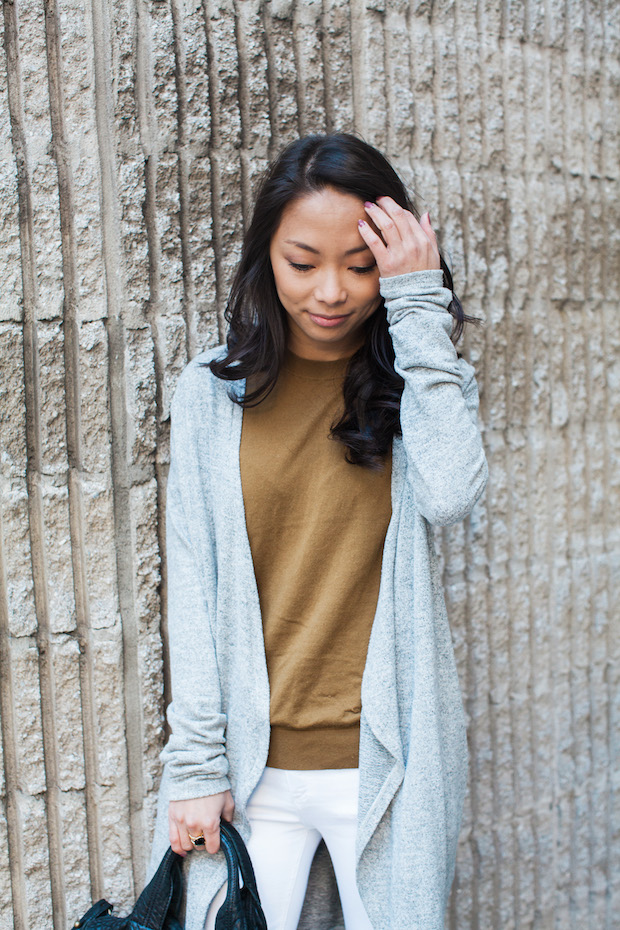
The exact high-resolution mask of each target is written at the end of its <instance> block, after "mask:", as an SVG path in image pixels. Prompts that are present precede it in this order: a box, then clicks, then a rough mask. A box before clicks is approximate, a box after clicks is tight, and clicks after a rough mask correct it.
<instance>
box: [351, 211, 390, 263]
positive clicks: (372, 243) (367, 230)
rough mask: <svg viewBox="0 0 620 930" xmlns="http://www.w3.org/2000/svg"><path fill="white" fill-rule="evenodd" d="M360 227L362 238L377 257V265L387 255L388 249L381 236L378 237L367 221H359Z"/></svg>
mask: <svg viewBox="0 0 620 930" xmlns="http://www.w3.org/2000/svg"><path fill="white" fill-rule="evenodd" d="M358 227H359V231H360V236H361V237H362V239H363V240H364V242H365V243H366V245H367V246H368V248H369V249H370V251H371V252H372V254H373V255H374V256H375V259H376V261H377V264H379V261H380V259H381V258H383V256H384V255H386V254H387V248H386V246H385V243H384V241H383V239H382V238H381V236H378V235H377V233H376V232H375V231H374V229H372V228H371V227H370V225H369V224H368V223H367V222H366V220H359V222H358Z"/></svg>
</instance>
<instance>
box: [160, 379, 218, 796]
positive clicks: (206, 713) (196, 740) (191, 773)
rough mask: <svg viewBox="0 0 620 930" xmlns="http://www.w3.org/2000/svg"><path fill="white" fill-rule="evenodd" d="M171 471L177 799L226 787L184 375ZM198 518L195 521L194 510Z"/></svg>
mask: <svg viewBox="0 0 620 930" xmlns="http://www.w3.org/2000/svg"><path fill="white" fill-rule="evenodd" d="M171 418H172V432H171V440H170V472H169V475H168V490H167V501H166V555H167V569H168V638H169V644H170V672H171V682H172V703H171V704H170V706H169V708H168V722H169V724H170V729H171V735H170V738H169V740H168V743H167V745H166V747H165V748H164V750H163V751H162V753H161V759H162V762H163V763H164V765H165V766H166V768H167V771H168V775H169V777H170V783H171V792H170V797H171V799H172V800H187V799H189V798H197V797H206V796H207V795H213V794H217V793H218V792H220V791H226V790H227V789H228V788H229V787H230V783H229V780H228V777H227V775H228V761H227V759H226V755H225V728H226V716H225V714H223V713H222V708H221V694H220V684H219V677H218V671H217V657H216V650H215V644H214V639H213V633H212V629H211V623H210V619H209V611H208V607H207V597H206V580H205V571H204V566H201V563H200V561H199V558H198V555H197V546H196V542H195V540H194V538H193V535H192V526H194V525H195V519H196V513H197V511H198V506H197V504H198V501H200V498H201V495H203V494H204V490H203V482H202V481H201V476H200V464H199V457H198V452H197V445H196V438H195V435H193V433H195V430H194V429H192V417H191V394H190V393H189V390H188V387H187V384H186V379H184V378H183V377H182V378H181V379H180V382H179V387H178V388H177V391H176V393H175V396H174V399H173V402H172V407H171ZM190 514H191V516H192V518H193V519H188V515H190Z"/></svg>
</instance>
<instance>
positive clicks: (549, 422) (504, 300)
mask: <svg viewBox="0 0 620 930" xmlns="http://www.w3.org/2000/svg"><path fill="white" fill-rule="evenodd" d="M0 28H1V29H2V30H3V49H4V56H3V62H2V66H1V67H0V244H1V249H2V253H1V254H2V260H1V262H0V340H1V341H0V353H1V355H0V360H1V362H0V448H1V460H0V663H1V664H0V673H1V678H0V711H1V717H2V756H1V760H0V850H2V853H0V928H1V930H8V928H11V927H13V926H14V927H16V928H17V930H31V928H32V930H34V928H37V930H38V928H48V927H49V928H51V927H52V926H53V927H54V928H55V930H60V928H63V930H64V928H65V927H66V926H67V925H68V921H70V920H71V919H73V918H75V917H76V916H77V915H78V914H79V913H81V912H82V910H83V909H84V908H85V907H86V905H87V903H88V902H89V900H90V899H91V897H99V896H100V895H102V894H105V895H106V896H107V897H109V898H110V899H111V900H113V901H117V902H121V903H124V904H126V903H127V902H129V901H130V900H131V899H132V897H133V895H134V893H135V890H136V889H137V888H138V889H139V887H140V886H141V883H142V880H143V875H144V868H145V856H146V852H147V849H148V837H149V835H150V830H151V826H152V820H153V807H154V791H155V788H156V783H157V778H158V760H157V755H158V751H159V749H160V746H161V741H162V711H163V703H164V701H163V689H164V681H165V671H164V664H163V654H164V649H163V648H162V631H163V642H164V644H165V602H166V575H165V564H164V563H163V561H162V555H161V553H162V540H163V535H164V521H163V515H164V503H165V486H166V469H167V460H168V420H167V417H168V410H169V402H170V395H171V392H172V390H173V387H174V383H175V381H176V378H177V376H178V374H179V372H180V371H181V369H182V368H183V366H184V365H185V363H186V361H187V360H188V358H190V357H191V356H193V355H194V354H195V353H196V352H197V351H198V350H199V349H200V348H201V347H203V346H207V345H212V344H214V343H215V342H216V341H217V340H218V339H220V338H221V336H222V332H223V329H222V316H221V311H222V307H223V302H224V298H225V294H226V291H227V286H228V283H229V280H230V274H231V270H232V268H233V267H234V264H235V260H236V258H237V255H238V246H239V239H240V235H241V231H242V228H243V223H244V221H246V220H247V217H248V212H249V208H250V207H249V205H250V202H251V194H252V189H253V185H254V181H255V178H256V175H257V174H258V173H259V172H260V171H261V169H262V168H263V167H264V165H265V164H266V162H267V159H268V158H269V156H270V155H271V154H272V153H274V152H275V151H276V150H277V149H278V148H279V146H280V145H281V144H282V143H284V142H286V141H287V140H290V139H292V138H294V137H295V136H296V135H297V134H298V133H300V132H301V133H303V132H307V131H311V130H315V129H319V130H322V129H325V128H338V129H352V128H353V129H356V130H357V131H359V132H361V133H362V134H363V135H364V136H365V137H366V138H368V139H369V141H371V142H373V143H375V144H377V145H378V146H380V147H381V148H382V149H384V150H385V151H386V152H387V153H388V154H389V156H390V157H391V158H392V159H393V161H394V163H395V164H396V166H397V167H398V169H399V170H400V171H401V172H402V174H403V176H404V177H405V179H406V180H407V181H408V182H409V183H410V184H411V185H412V187H413V188H414V189H415V190H416V191H418V194H419V197H420V206H421V207H422V208H424V209H426V208H428V209H430V211H431V215H432V217H433V219H434V222H435V225H436V226H437V227H439V229H440V230H441V233H442V238H443V241H444V243H445V245H446V247H447V249H448V251H449V252H450V253H451V257H452V262H453V265H454V270H455V278H456V281H457V286H458V289H459V290H460V292H461V294H462V296H463V297H464V300H465V303H466V306H467V309H468V310H469V311H470V312H472V313H474V314H478V315H481V316H483V317H484V319H485V321H486V325H485V327H484V328H480V329H472V330H470V332H469V334H468V337H467V341H466V345H465V352H466V354H467V355H469V357H470V358H471V359H472V360H473V361H474V363H475V364H476V365H477V368H478V370H479V376H480V386H481V392H482V398H481V400H482V420H483V423H484V429H485V440H486V446H487V449H488V454H489V459H490V466H491V478H490V484H489V489H488V492H487V495H486V499H485V500H484V501H483V502H482V503H480V504H479V505H478V507H477V508H476V511H475V513H474V514H473V516H472V518H471V519H470V520H469V521H467V522H466V523H465V524H463V525H461V526H457V527H455V528H453V529H450V530H448V531H446V532H444V533H443V534H442V535H441V538H440V544H441V549H442V553H443V556H444V562H445V581H446V585H447V595H448V602H449V609H450V612H451V618H452V621H453V629H454V638H455V644H456V650H457V656H458V661H459V665H460V670H461V676H462V684H463V690H464V694H465V705H466V710H467V713H468V717H469V736H470V747H471V779H470V792H469V796H468V801H467V806H466V811H465V822H464V827H463V834H462V844H461V849H460V856H459V862H458V871H457V877H456V882H455V887H454V894H453V898H452V903H451V907H450V912H449V915H448V924H449V927H450V928H451V930H456V928H459V930H465V928H471V930H487V928H498V930H499V928H501V930H508V928H521V930H526V928H556V930H557V928H561V930H569V928H580V930H583V928H591V930H594V928H596V930H599V928H606V930H611V928H619V927H620V836H619V832H620V816H619V815H620V811H619V809H618V788H619V785H618V779H619V777H620V771H619V769H618V724H619V712H620V688H619V683H620V682H619V678H620V670H619V667H618V653H619V648H620V646H619V635H618V632H619V626H620V616H619V613H620V611H619V599H618V587H619V583H620V474H619V470H618V457H619V452H620V325H619V322H618V320H619V317H618V292H619V285H620V282H619V275H620V233H619V227H620V222H619V221H620V206H619V204H620V197H619V187H620V184H619V176H620V170H619V166H618V152H619V143H620V128H619V122H618V107H619V102H620V101H619V97H620V66H619V52H620V5H619V4H618V3H617V2H614V0H561V2H560V0H523V2H514V0H478V2H469V0H434V2H433V0H411V2H406V0H324V2H320V0H297V2H293V0H271V2H261V0H222V2H219V3H216V2H212V0H202V3H201V2H200V0H86V2H80V0H4V16H3V20H2V23H1V24H0ZM614 791H615V793H614ZM7 850H8V854H9V855H8V856H7V855H6V852H7ZM52 910H53V914H54V917H53V919H52V916H51V914H52Z"/></svg>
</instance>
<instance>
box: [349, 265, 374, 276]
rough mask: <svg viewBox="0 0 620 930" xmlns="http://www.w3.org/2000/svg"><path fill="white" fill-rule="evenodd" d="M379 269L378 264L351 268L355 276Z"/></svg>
mask: <svg viewBox="0 0 620 930" xmlns="http://www.w3.org/2000/svg"><path fill="white" fill-rule="evenodd" d="M376 267H377V263H376V262H373V263H372V265H360V266H358V267H357V268H351V271H354V272H355V274H368V273H369V272H370V271H374V270H375V268H376Z"/></svg>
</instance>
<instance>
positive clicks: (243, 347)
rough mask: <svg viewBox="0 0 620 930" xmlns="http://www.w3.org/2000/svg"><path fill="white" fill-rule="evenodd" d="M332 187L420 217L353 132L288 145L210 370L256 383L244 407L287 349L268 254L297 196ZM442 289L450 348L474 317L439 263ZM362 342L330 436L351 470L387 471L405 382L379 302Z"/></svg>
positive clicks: (259, 204)
mask: <svg viewBox="0 0 620 930" xmlns="http://www.w3.org/2000/svg"><path fill="white" fill-rule="evenodd" d="M325 188H335V189H336V190H338V191H342V192H344V193H347V194H353V195H354V196H355V197H359V199H360V200H361V201H362V202H365V201H368V200H369V201H371V202H374V201H376V199H377V198H378V197H381V196H389V197H392V199H393V200H395V201H396V203H398V204H399V205H400V206H401V207H404V208H405V209H407V210H411V212H412V213H413V214H414V216H415V217H416V218H419V214H418V211H417V210H416V208H415V205H414V204H413V203H412V201H411V199H410V198H409V196H408V194H407V191H406V189H405V186H404V184H403V183H402V181H401V180H400V178H399V177H398V175H397V174H396V172H395V171H394V169H393V168H392V166H391V165H390V164H389V162H388V161H387V159H386V158H385V157H384V156H383V155H382V154H381V153H380V152H378V151H377V149H375V148H373V147H372V146H371V145H368V144H367V143H366V142H363V141H362V140H361V139H358V138H357V137H356V136H353V135H349V134H348V133H332V134H329V135H311V136H306V137H305V138H303V139H299V140H298V141H296V142H293V143H292V144H291V145H289V146H288V147H287V148H286V149H284V151H283V152H282V153H281V154H280V156H279V157H278V158H277V159H276V160H275V162H274V163H273V164H272V165H271V167H270V168H269V169H268V171H267V173H266V175H265V177H264V179H263V181H262V184H261V186H260V189H259V192H258V196H257V199H256V205H255V207H254V215H253V217H252V221H251V223H250V226H249V229H248V231H247V233H246V235H245V240H244V243H243V251H242V255H241V260H240V262H239V266H238V268H237V272H236V274H235V278H234V280H233V284H232V288H231V291H230V296H229V299H228V304H227V307H226V312H225V317H226V320H227V321H228V323H229V324H230V329H229V333H228V339H227V343H226V348H227V352H226V354H225V355H224V356H223V357H222V358H219V359H216V360H215V361H212V362H211V363H210V368H211V371H212V372H213V374H214V375H216V377H218V378H222V379H223V380H225V381H238V380H240V379H242V378H249V377H250V378H251V379H252V381H251V385H252V386H251V389H250V388H248V387H247V386H246V391H245V393H244V394H243V396H238V395H237V394H236V393H235V392H234V391H233V392H231V397H232V399H233V400H235V401H236V402H237V403H239V404H241V406H243V407H250V406H255V405H256V404H258V403H260V402H261V400H264V398H265V397H267V395H268V394H269V392H270V391H271V390H272V389H273V387H274V385H275V383H276V381H277V379H278V375H279V373H280V368H281V365H282V362H283V359H284V355H285V351H286V343H287V323H286V311H285V310H284V307H283V306H282V304H281V303H280V300H279V298H278V294H277V291H276V286H275V280H274V276H273V271H272V268H271V261H270V257H269V248H270V244H271V239H272V237H273V235H274V233H275V232H276V230H277V228H278V226H279V225H280V220H281V217H282V213H283V211H284V209H285V208H286V207H287V206H288V205H289V204H290V203H292V202H293V201H294V200H295V199H297V198H298V197H302V196H303V195H305V194H311V193H316V192H318V191H322V190H324V189H325ZM441 268H442V271H443V277H444V285H445V287H447V288H449V289H450V290H451V291H452V295H453V296H452V302H451V304H450V306H449V307H448V310H449V311H450V313H451V314H452V316H453V317H454V321H455V322H454V326H453V332H452V340H453V342H455V343H456V342H457V341H458V339H459V337H460V335H461V333H462V331H463V325H464V323H465V322H466V321H468V320H469V318H468V317H467V316H465V314H464V312H463V308H462V307H461V304H460V302H459V300H458V298H457V297H456V295H455V294H454V289H453V285H452V275H451V274H450V270H449V268H448V266H447V265H446V263H445V261H444V259H443V258H441ZM365 325H366V338H365V340H364V343H363V345H362V347H361V348H360V349H358V351H357V352H356V353H355V354H354V355H353V356H352V357H351V359H350V360H349V364H348V366H347V371H346V376H345V380H344V385H343V408H344V409H343V412H342V415H341V416H340V418H339V419H338V420H337V422H335V423H334V424H333V425H332V428H331V436H332V438H333V439H335V440H338V441H339V442H341V443H343V444H344V446H345V447H346V450H347V451H346V458H347V460H348V461H349V462H350V463H351V464H353V465H365V466H366V467H369V468H375V469H376V468H381V467H382V466H383V464H384V460H385V456H386V454H387V453H388V451H389V449H390V446H391V442H392V439H393V437H394V436H395V435H400V418H399V414H400V398H401V394H402V390H403V380H402V378H401V377H400V376H399V375H398V374H397V373H396V371H395V370H394V349H393V346H392V339H391V337H390V334H389V332H388V324H387V319H386V314H385V308H384V304H383V301H381V304H380V305H379V307H378V308H377V310H376V311H375V313H374V314H373V315H372V316H371V317H370V319H369V320H367V321H366V324H365Z"/></svg>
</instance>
